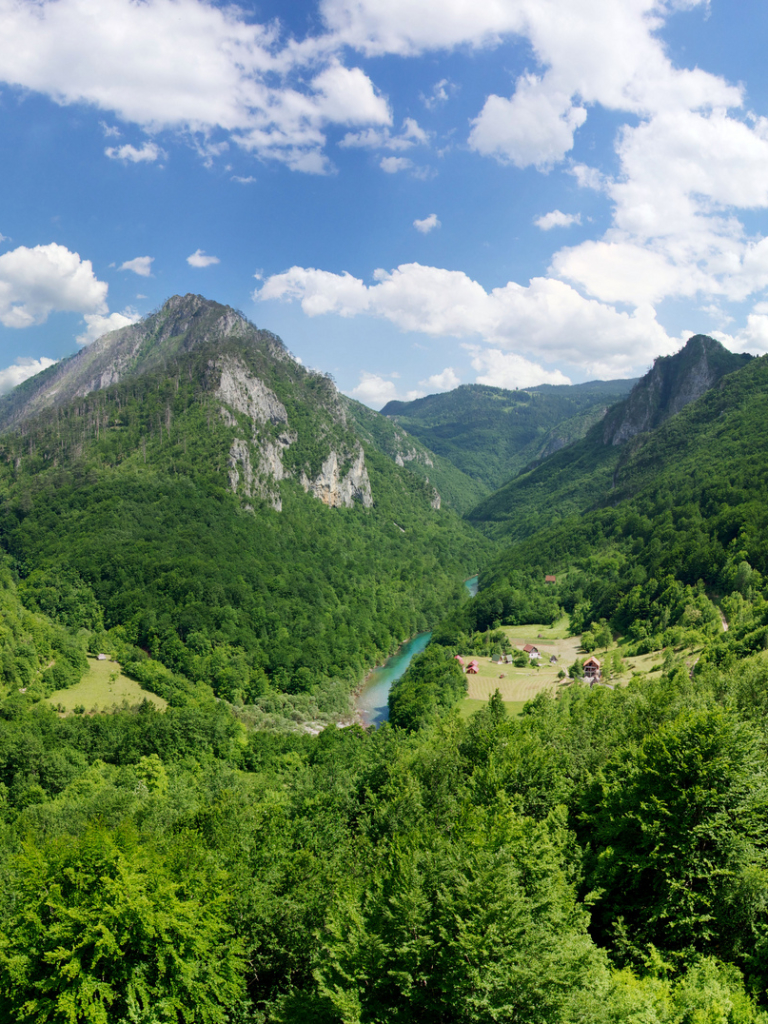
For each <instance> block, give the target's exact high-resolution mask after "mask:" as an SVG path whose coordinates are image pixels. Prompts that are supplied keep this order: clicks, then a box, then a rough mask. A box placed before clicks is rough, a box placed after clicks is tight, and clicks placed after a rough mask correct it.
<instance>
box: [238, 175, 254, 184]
mask: <svg viewBox="0 0 768 1024" xmlns="http://www.w3.org/2000/svg"><path fill="white" fill-rule="evenodd" d="M232 181H236V182H238V183H239V184H240V185H253V184H255V182H256V179H255V178H254V176H253V175H252V174H249V175H248V176H247V177H246V178H241V177H240V175H239V174H233V175H232Z"/></svg>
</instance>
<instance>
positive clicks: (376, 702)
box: [355, 576, 478, 726]
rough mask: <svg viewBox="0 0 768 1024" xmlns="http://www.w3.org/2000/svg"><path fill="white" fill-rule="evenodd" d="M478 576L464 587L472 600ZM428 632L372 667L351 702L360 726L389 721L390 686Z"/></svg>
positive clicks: (419, 649)
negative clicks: (355, 708)
mask: <svg viewBox="0 0 768 1024" xmlns="http://www.w3.org/2000/svg"><path fill="white" fill-rule="evenodd" d="M477 585H478V577H477V576H470V578H469V579H468V580H465V581H464V586H465V587H466V588H467V590H468V591H469V593H470V595H471V596H472V597H474V596H475V594H476V593H477ZM431 636H432V634H431V633H419V635H418V636H415V637H413V638H412V639H411V640H408V641H407V642H406V643H404V644H401V645H400V647H398V649H397V651H396V652H395V653H394V654H393V655H392V657H391V658H387V660H386V661H385V662H384V664H383V665H381V666H379V667H378V668H375V669H374V670H373V672H371V673H370V675H369V676H368V677H367V679H366V680H365V682H364V683H363V687H362V689H361V691H360V695H359V696H358V697H357V700H356V701H355V704H356V707H357V710H358V712H359V714H360V717H361V718H362V720H363V725H365V726H369V725H381V723H382V722H386V721H387V719H388V718H389V706H388V704H387V698H388V696H389V691H390V688H391V687H392V684H393V683H394V682H396V681H397V680H398V679H399V678H400V676H402V675H403V674H404V672H405V671H406V669H407V668H408V666H409V665H410V663H411V660H412V659H413V658H414V656H415V655H417V654H420V653H421V652H422V651H423V650H424V648H425V647H426V646H427V644H428V643H429V641H430V638H431Z"/></svg>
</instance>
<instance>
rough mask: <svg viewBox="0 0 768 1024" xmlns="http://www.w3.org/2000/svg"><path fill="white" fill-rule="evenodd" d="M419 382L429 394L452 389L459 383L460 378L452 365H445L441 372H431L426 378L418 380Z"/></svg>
mask: <svg viewBox="0 0 768 1024" xmlns="http://www.w3.org/2000/svg"><path fill="white" fill-rule="evenodd" d="M419 384H421V386H422V387H424V388H427V389H428V390H429V392H430V393H431V394H436V393H437V392H438V391H453V389H454V388H457V387H458V386H459V384H461V378H460V377H459V376H458V374H457V373H456V371H455V370H454V368H453V367H452V366H446V368H445V369H444V370H443V371H442V372H441V373H433V374H432V376H431V377H427V379H426V380H420V381H419Z"/></svg>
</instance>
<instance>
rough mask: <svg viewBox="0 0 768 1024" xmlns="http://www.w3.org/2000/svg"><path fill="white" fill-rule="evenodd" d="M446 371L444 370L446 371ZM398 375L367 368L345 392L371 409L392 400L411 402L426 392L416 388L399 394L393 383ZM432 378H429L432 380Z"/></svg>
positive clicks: (441, 389) (424, 382)
mask: <svg viewBox="0 0 768 1024" xmlns="http://www.w3.org/2000/svg"><path fill="white" fill-rule="evenodd" d="M447 372H448V371H447V370H446V371H444V373H447ZM399 376H400V374H399V373H390V374H389V375H388V376H387V375H382V374H380V373H369V372H368V371H367V370H363V371H362V372H361V374H360V382H359V383H358V384H357V385H356V386H355V387H354V388H352V390H351V391H348V392H347V394H348V395H350V396H351V397H352V398H356V399H357V400H358V402H362V403H363V404H364V405H367V406H369V407H370V408H371V409H381V408H382V407H383V406H385V405H386V404H387V402H394V401H405V402H412V401H413V400H414V399H416V398H423V397H424V395H425V394H426V392H425V391H420V390H419V389H418V388H414V389H411V390H409V391H406V392H405V393H404V394H401V393H400V391H399V390H398V388H397V385H396V384H395V380H397V378H398V377H399ZM441 376H442V374H436V375H435V378H437V377H441ZM432 379H433V378H430V380H432ZM419 383H421V384H424V385H426V384H427V381H423V380H422V381H420V382H419ZM433 390H435V391H445V390H448V389H446V388H434V389H433Z"/></svg>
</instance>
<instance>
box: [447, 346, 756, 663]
mask: <svg viewBox="0 0 768 1024" xmlns="http://www.w3.org/2000/svg"><path fill="white" fill-rule="evenodd" d="M597 429H598V431H599V429H600V428H597ZM589 442H590V444H592V445H593V447H592V448H589V447H586V439H585V442H579V444H578V445H574V446H573V447H574V449H579V451H580V458H577V459H575V460H574V461H573V475H572V477H571V479H570V480H569V482H568V484H567V486H568V487H569V488H571V489H572V491H573V493H576V492H577V491H579V492H581V493H582V494H583V495H584V499H583V502H582V505H581V507H578V505H577V503H576V502H575V501H574V502H573V504H572V505H571V507H570V508H568V506H567V505H566V503H565V502H563V503H562V504H561V506H560V514H559V515H551V514H550V513H549V512H545V513H544V514H543V515H542V516H541V518H540V519H539V521H538V528H537V526H536V516H535V514H534V513H533V512H531V510H530V509H531V505H530V504H529V506H528V511H527V512H526V511H525V506H524V503H523V496H524V492H521V494H519V495H518V499H519V506H520V510H521V511H520V515H521V518H522V519H523V521H524V523H525V526H526V529H527V532H526V533H525V534H522V533H517V534H515V533H514V532H513V530H512V529H510V531H509V534H508V535H509V536H510V538H511V539H513V543H511V544H510V545H509V547H508V548H507V550H506V551H504V552H502V553H500V554H499V555H498V556H497V557H496V558H495V559H494V562H493V564H492V566H491V567H490V568H489V570H488V571H487V572H486V573H484V574H483V576H482V578H481V583H482V587H483V589H482V591H481V598H480V599H479V602H478V606H477V609H476V610H475V611H474V612H473V616H474V618H473V621H472V622H471V624H470V625H471V627H472V628H476V629H485V628H486V625H487V624H488V623H489V621H490V620H495V619H499V618H501V619H502V621H503V620H504V618H505V617H509V616H512V615H514V614H515V613H514V609H513V607H512V604H511V603H510V601H511V598H510V597H509V595H512V594H513V587H512V583H513V582H514V581H517V580H518V579H519V574H520V573H521V572H522V573H523V574H529V575H530V574H532V577H533V578H534V579H535V580H538V581H540V586H541V587H542V588H543V587H544V584H543V579H544V574H545V573H547V574H552V575H556V576H557V578H558V582H557V585H556V587H553V588H551V596H552V598H555V599H556V601H557V602H559V603H560V604H561V605H562V606H563V607H565V609H566V610H567V611H568V612H569V613H570V614H571V626H572V628H573V630H574V631H575V632H579V633H580V632H582V631H583V630H585V629H588V628H589V627H590V625H591V624H595V623H598V624H599V623H600V622H602V623H603V625H604V624H605V622H607V623H608V624H609V625H610V627H611V629H613V630H614V631H615V632H617V633H620V634H622V635H623V636H625V638H626V639H627V640H628V641H630V642H632V643H634V644H636V645H637V650H638V651H639V652H640V653H643V652H645V651H653V650H659V649H660V648H662V647H668V646H670V647H676V648H680V647H685V646H686V645H693V646H698V647H699V648H700V647H701V645H702V644H703V645H704V648H705V650H704V653H703V654H702V655H701V658H700V661H701V664H702V666H703V665H704V664H705V663H706V662H712V661H714V662H715V663H716V664H731V663H733V661H734V660H735V659H739V658H742V657H744V656H745V655H747V654H750V653H753V652H755V651H763V650H765V649H766V646H768V604H766V601H765V597H764V592H765V578H766V576H768V540H766V538H768V475H766V468H765V467H766V465H768V358H767V357H765V356H762V357H760V358H755V359H751V360H749V361H748V362H746V363H745V364H743V365H742V367H741V369H738V370H736V371H735V372H733V373H730V374H727V375H725V376H723V377H721V378H720V380H719V381H718V382H717V384H716V385H715V386H714V387H711V388H710V389H709V390H707V391H706V392H705V393H704V394H703V395H702V396H701V397H699V398H698V399H696V400H694V401H692V402H689V403H688V404H687V405H685V406H684V408H683V409H682V410H681V411H680V412H679V413H677V414H675V415H672V416H670V417H669V418H668V419H667V420H666V421H665V422H664V423H662V424H661V425H660V426H658V427H656V428H655V429H653V430H651V431H649V432H647V433H641V434H637V435H635V436H634V437H633V438H632V439H631V440H629V441H626V442H624V444H623V445H612V444H611V443H610V440H608V441H603V440H602V434H600V437H598V439H597V441H596V440H595V438H594V437H591V438H590V439H589ZM597 445H602V451H604V452H609V453H614V456H613V461H612V462H611V463H610V464H609V465H610V466H611V467H612V469H611V472H610V473H606V472H605V469H606V465H605V464H604V465H602V466H598V467H597V468H595V462H594V460H593V461H592V462H590V458H589V457H590V455H594V453H595V451H597V450H598V449H597V447H596V446H597ZM618 453H620V455H621V457H620V458H618V457H617V454H618ZM562 454H563V453H558V456H555V457H554V459H553V460H552V461H555V462H557V460H558V457H559V456H560V455H562ZM541 468H542V469H543V468H544V467H541ZM537 472H538V471H537ZM532 475H533V474H531V476H532ZM554 486H557V483H556V482H555V483H554ZM527 497H528V500H529V502H531V499H532V498H533V499H534V500H535V501H537V502H538V504H539V507H542V503H541V501H540V500H539V499H538V497H537V496H536V495H535V494H534V493H533V492H532V491H530V490H529V491H528V493H527ZM531 503H532V502H531ZM517 529H519V527H517ZM713 601H717V602H718V604H719V605H720V608H721V611H718V610H717V608H716V607H715V605H714V604H713ZM721 613H722V614H724V615H725V617H726V620H727V621H729V622H730V628H729V629H728V632H727V634H726V633H724V632H723V631H722V627H721ZM462 614H464V613H462Z"/></svg>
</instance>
